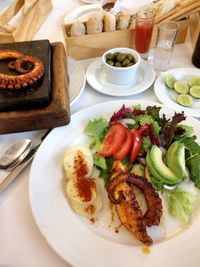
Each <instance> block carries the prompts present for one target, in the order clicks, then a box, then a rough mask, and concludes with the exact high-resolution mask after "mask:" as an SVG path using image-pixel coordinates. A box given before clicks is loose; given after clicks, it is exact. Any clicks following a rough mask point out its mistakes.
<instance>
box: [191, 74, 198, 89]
mask: <svg viewBox="0 0 200 267" xmlns="http://www.w3.org/2000/svg"><path fill="white" fill-rule="evenodd" d="M189 86H190V87H192V86H200V77H199V76H194V77H192V78H191V79H190V80H189Z"/></svg>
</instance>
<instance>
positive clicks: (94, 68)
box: [86, 58, 155, 96]
mask: <svg viewBox="0 0 200 267" xmlns="http://www.w3.org/2000/svg"><path fill="white" fill-rule="evenodd" d="M86 79H87V82H88V83H89V85H90V86H91V87H92V88H93V89H95V90H96V91H98V92H100V93H102V94H105V95H111V96H129V95H135V94H139V93H141V92H143V91H145V90H147V89H148V88H149V87H150V86H151V85H152V83H153V82H154V80H155V71H154V69H153V67H152V66H151V65H150V64H149V63H148V62H147V61H144V60H141V64H140V67H139V70H138V78H137V80H136V81H135V82H134V83H131V84H128V85H117V84H113V83H111V82H109V81H108V80H107V79H106V73H105V69H104V66H103V63H102V60H101V58H98V59H97V60H95V61H94V62H92V63H91V64H90V65H89V67H88V68H87V71H86Z"/></svg>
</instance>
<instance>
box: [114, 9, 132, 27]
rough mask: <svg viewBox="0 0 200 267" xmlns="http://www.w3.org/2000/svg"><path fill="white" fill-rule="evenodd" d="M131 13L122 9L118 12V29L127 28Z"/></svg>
mask: <svg viewBox="0 0 200 267" xmlns="http://www.w3.org/2000/svg"><path fill="white" fill-rule="evenodd" d="M130 17H131V16H130V14H129V13H127V12H124V11H121V12H119V13H118V14H117V30H123V29H127V28H128V26H129V21H130Z"/></svg>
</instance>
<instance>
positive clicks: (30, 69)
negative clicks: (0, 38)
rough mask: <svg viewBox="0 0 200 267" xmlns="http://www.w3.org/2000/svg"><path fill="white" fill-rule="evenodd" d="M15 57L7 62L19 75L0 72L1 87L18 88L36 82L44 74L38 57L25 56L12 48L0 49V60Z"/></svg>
mask: <svg viewBox="0 0 200 267" xmlns="http://www.w3.org/2000/svg"><path fill="white" fill-rule="evenodd" d="M4 59H16V60H15V61H12V62H10V63H9V64H8V67H9V68H10V69H15V70H16V71H18V72H19V73H20V75H9V74H3V73H0V88H1V89H20V88H22V87H26V86H28V85H31V84H33V83H35V82H37V81H38V80H39V79H40V78H41V77H42V76H43V75H44V65H43V63H42V61H41V60H40V59H39V58H36V57H32V56H25V55H24V54H22V53H19V52H17V51H13V50H0V60H4Z"/></svg>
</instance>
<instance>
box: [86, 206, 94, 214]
mask: <svg viewBox="0 0 200 267" xmlns="http://www.w3.org/2000/svg"><path fill="white" fill-rule="evenodd" d="M86 212H87V214H89V215H92V214H94V213H95V206H94V205H90V206H89V207H87V209H86Z"/></svg>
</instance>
